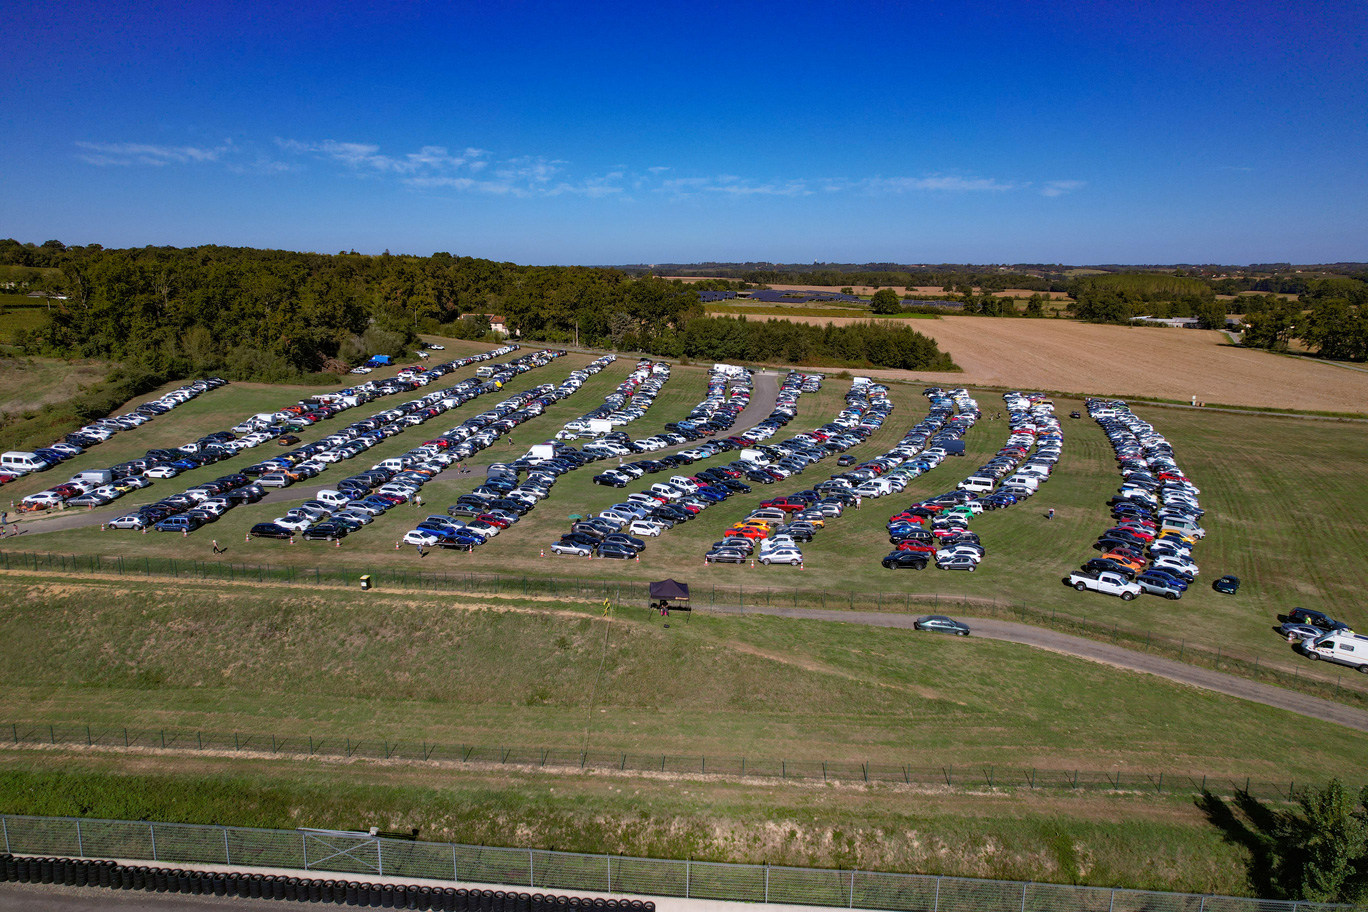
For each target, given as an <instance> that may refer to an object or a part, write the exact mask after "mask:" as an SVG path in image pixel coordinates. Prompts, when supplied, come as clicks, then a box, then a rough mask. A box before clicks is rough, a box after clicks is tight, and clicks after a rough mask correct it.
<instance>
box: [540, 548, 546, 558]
mask: <svg viewBox="0 0 1368 912" xmlns="http://www.w3.org/2000/svg"><path fill="white" fill-rule="evenodd" d="M541 556H542V557H546V549H545V548H542V549H541Z"/></svg>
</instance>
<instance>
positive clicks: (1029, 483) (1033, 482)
mask: <svg viewBox="0 0 1368 912" xmlns="http://www.w3.org/2000/svg"><path fill="white" fill-rule="evenodd" d="M1002 484H1003V485H1004V486H1006V485H1020V486H1021V487H1023V488H1026V489H1027V490H1029V491H1031V492H1032V493H1034V492H1035V491H1036V490H1037V489H1039V488H1040V479H1039V478H1038V477H1036V476H1035V475H1023V474H1022V473H1020V472H1017V473H1016V474H1015V475H1013V476H1011V477H1010V478H1007V479H1005V480H1004V481H1003V482H1002Z"/></svg>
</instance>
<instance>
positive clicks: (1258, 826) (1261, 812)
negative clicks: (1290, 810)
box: [1196, 791, 1300, 899]
mask: <svg viewBox="0 0 1368 912" xmlns="http://www.w3.org/2000/svg"><path fill="white" fill-rule="evenodd" d="M1196 804H1197V808H1198V810H1200V811H1201V812H1202V813H1203V814H1205V815H1206V818H1207V821H1208V822H1210V823H1211V824H1212V825H1213V826H1215V827H1216V828H1217V829H1218V830H1220V831H1221V835H1222V838H1223V839H1224V840H1225V841H1226V842H1228V843H1231V844H1233V845H1237V846H1241V847H1243V848H1244V849H1245V850H1246V851H1247V852H1248V853H1249V860H1248V862H1247V863H1246V866H1245V876H1246V877H1247V878H1248V881H1249V888H1250V890H1252V891H1254V894H1255V895H1256V896H1264V897H1268V898H1279V899H1282V898H1287V897H1288V896H1289V895H1297V894H1299V892H1300V891H1299V890H1297V889H1295V885H1293V884H1291V883H1290V881H1289V875H1291V877H1292V878H1294V879H1295V877H1296V875H1297V872H1296V871H1295V870H1293V871H1289V870H1284V868H1285V866H1286V865H1285V862H1284V861H1283V859H1284V858H1285V857H1286V855H1287V853H1286V852H1284V851H1280V849H1281V848H1283V847H1282V846H1280V842H1282V841H1284V840H1286V839H1287V838H1288V833H1289V832H1291V830H1292V828H1291V827H1290V826H1289V824H1290V822H1291V821H1292V820H1293V819H1294V818H1293V817H1291V816H1289V815H1287V814H1283V813H1280V812H1279V811H1276V810H1273V809H1272V808H1269V807H1268V806H1267V805H1265V804H1263V803H1262V802H1260V801H1259V800H1258V799H1257V798H1254V797H1253V796H1251V795H1249V794H1248V793H1247V792H1243V791H1237V792H1236V793H1235V797H1234V799H1233V801H1232V802H1230V803H1227V802H1226V801H1225V800H1224V799H1222V798H1219V797H1217V796H1216V795H1213V794H1211V793H1210V792H1203V793H1202V794H1201V795H1200V796H1199V797H1198V798H1197V802H1196ZM1232 805H1233V806H1232ZM1289 888H1291V889H1289Z"/></svg>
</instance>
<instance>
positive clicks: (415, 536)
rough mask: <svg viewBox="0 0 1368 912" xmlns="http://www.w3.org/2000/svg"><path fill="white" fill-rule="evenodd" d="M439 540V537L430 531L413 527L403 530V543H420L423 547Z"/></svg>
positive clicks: (434, 543)
mask: <svg viewBox="0 0 1368 912" xmlns="http://www.w3.org/2000/svg"><path fill="white" fill-rule="evenodd" d="M440 540H441V539H439V538H438V537H437V536H435V535H433V534H432V533H431V532H424V531H423V530H422V529H414V530H412V531H410V532H405V533H404V539H403V541H404V544H406V545H422V546H423V547H425V548H430V547H432V546H434V545H436V544H437V542H439V541H440Z"/></svg>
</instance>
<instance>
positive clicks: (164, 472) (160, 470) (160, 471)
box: [143, 465, 181, 478]
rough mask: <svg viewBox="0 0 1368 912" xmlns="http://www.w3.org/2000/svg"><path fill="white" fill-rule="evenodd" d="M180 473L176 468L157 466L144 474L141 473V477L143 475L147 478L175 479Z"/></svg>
mask: <svg viewBox="0 0 1368 912" xmlns="http://www.w3.org/2000/svg"><path fill="white" fill-rule="evenodd" d="M180 473H181V469H179V468H177V467H176V466H173V465H159V466H153V467H152V468H150V469H148V470H147V471H146V472H143V475H145V476H146V477H148V478H175V477H176V476H177V475H179V474H180Z"/></svg>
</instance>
